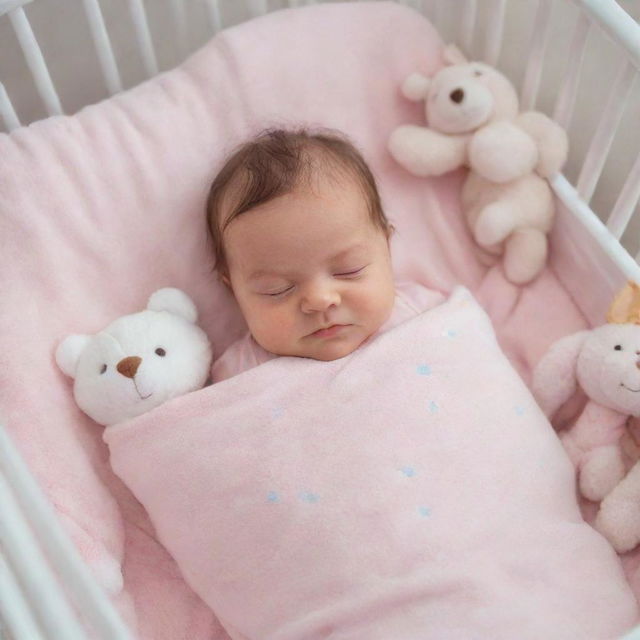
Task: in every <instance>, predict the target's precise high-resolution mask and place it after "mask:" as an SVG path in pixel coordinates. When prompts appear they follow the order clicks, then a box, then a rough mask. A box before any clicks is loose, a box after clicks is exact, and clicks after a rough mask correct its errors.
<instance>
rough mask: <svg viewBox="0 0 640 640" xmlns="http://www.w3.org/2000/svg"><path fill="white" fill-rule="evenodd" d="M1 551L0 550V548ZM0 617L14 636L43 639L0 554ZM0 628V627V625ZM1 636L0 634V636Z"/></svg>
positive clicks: (30, 639) (11, 573) (33, 639)
mask: <svg viewBox="0 0 640 640" xmlns="http://www.w3.org/2000/svg"><path fill="white" fill-rule="evenodd" d="M0 551H1V550H0ZM0 594H2V597H1V598H0V619H1V620H3V621H4V622H5V624H6V626H7V628H8V630H9V631H10V632H11V634H12V636H13V637H14V638H28V639H29V640H44V639H43V637H42V634H41V633H40V629H39V628H38V623H37V622H36V620H35V618H34V617H33V612H32V611H31V609H30V608H29V605H28V604H27V603H26V602H25V599H24V595H23V593H22V590H21V589H20V585H18V583H17V581H16V578H15V576H14V575H13V571H12V570H11V568H10V567H9V565H8V564H7V563H6V562H5V561H4V558H3V556H2V554H0ZM0 630H1V627H0ZM0 637H2V636H0Z"/></svg>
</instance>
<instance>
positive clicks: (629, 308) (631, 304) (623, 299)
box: [607, 281, 640, 324]
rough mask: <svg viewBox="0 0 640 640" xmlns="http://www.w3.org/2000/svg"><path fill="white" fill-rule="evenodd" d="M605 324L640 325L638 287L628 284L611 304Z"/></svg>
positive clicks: (639, 295)
mask: <svg viewBox="0 0 640 640" xmlns="http://www.w3.org/2000/svg"><path fill="white" fill-rule="evenodd" d="M607 322H613V323H617V324H627V323H632V322H633V323H636V324H640V286H638V285H637V284H636V283H635V282H631V281H630V282H628V283H627V284H626V286H625V287H624V289H622V291H620V293H618V295H617V296H616V297H615V298H614V300H613V302H612V303H611V308H610V309H609V313H607Z"/></svg>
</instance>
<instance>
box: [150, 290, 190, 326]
mask: <svg viewBox="0 0 640 640" xmlns="http://www.w3.org/2000/svg"><path fill="white" fill-rule="evenodd" d="M147 309H149V311H168V312H169V313H173V314H175V315H177V316H181V317H182V318H184V319H185V320H188V321H189V322H195V321H196V320H197V319H198V310H197V309H196V305H195V304H194V303H193V300H191V298H190V297H189V296H188V295H187V294H186V293H185V292H184V291H181V290H180V289H174V288H173V287H166V288H165V289H159V290H158V291H156V292H155V293H154V294H152V295H151V297H150V298H149V302H148V303H147Z"/></svg>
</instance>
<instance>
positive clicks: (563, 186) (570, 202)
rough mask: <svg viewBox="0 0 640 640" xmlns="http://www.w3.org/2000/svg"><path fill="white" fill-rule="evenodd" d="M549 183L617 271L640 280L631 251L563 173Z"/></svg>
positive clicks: (638, 267) (629, 277)
mask: <svg viewBox="0 0 640 640" xmlns="http://www.w3.org/2000/svg"><path fill="white" fill-rule="evenodd" d="M549 183H550V184H551V187H552V188H553V191H554V192H555V194H556V195H557V196H558V198H559V199H560V200H561V201H562V202H563V204H564V205H565V206H566V207H567V209H568V210H569V211H571V214H572V215H573V216H574V217H575V218H576V219H577V220H578V221H579V223H580V224H579V225H578V226H579V227H582V228H584V229H586V231H587V232H588V233H589V234H590V235H591V236H592V237H593V238H594V239H595V240H596V241H597V243H598V245H599V247H600V248H601V249H602V251H604V253H605V254H606V255H607V256H608V257H609V258H610V259H611V261H612V262H613V263H614V264H615V265H616V272H620V273H622V274H623V275H624V277H625V278H627V279H628V280H634V281H636V282H640V266H639V265H638V264H636V261H635V260H634V259H633V258H632V257H631V255H630V254H629V253H627V252H626V251H625V250H624V249H622V248H621V246H620V243H619V242H618V241H617V240H616V239H615V238H614V237H613V236H612V235H611V234H610V233H609V231H608V230H607V227H606V226H605V225H604V223H603V222H602V221H601V220H600V218H598V216H597V215H596V214H595V213H594V212H593V210H592V209H591V208H590V207H589V205H587V204H586V203H585V202H584V200H583V199H582V198H581V197H580V195H579V194H578V192H577V190H576V188H575V187H574V186H573V185H572V184H571V183H570V182H569V181H568V180H567V179H566V178H565V177H564V176H563V175H562V174H561V173H557V174H556V175H555V176H553V177H552V178H550V179H549ZM636 259H637V258H636Z"/></svg>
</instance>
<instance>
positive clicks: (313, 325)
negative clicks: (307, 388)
mask: <svg viewBox="0 0 640 640" xmlns="http://www.w3.org/2000/svg"><path fill="white" fill-rule="evenodd" d="M225 248H226V254H227V261H228V264H229V280H230V284H231V287H232V289H233V293H234V295H235V297H236V299H237V301H238V304H239V305H240V308H241V310H242V312H243V314H244V317H245V320H246V321H247V324H248V325H249V330H250V331H251V334H252V335H253V337H254V339H255V340H256V342H258V344H260V345H261V346H262V347H263V348H264V349H266V350H267V351H270V352H272V353H275V354H277V355H287V356H302V357H306V358H314V359H316V360H335V359H336V358H342V357H343V356H346V355H348V354H349V353H351V352H352V351H354V350H355V349H356V348H357V347H358V346H360V344H362V342H363V341H364V340H366V339H367V338H368V337H369V336H371V335H372V334H373V333H375V332H376V331H377V330H378V329H379V328H380V327H381V325H382V324H384V322H385V321H386V320H387V318H388V317H389V315H390V314H391V309H392V307H393V302H394V297H395V293H394V285H393V276H392V271H391V258H390V255H389V244H388V240H387V236H386V234H385V233H384V232H383V231H382V230H381V229H380V228H378V227H376V226H374V224H373V222H372V221H371V219H370V217H369V211H368V208H367V202H366V200H365V198H364V196H363V195H362V192H361V190H360V189H359V187H358V185H356V184H352V183H351V181H347V180H344V181H342V184H337V183H336V184H332V183H329V182H327V183H326V184H324V185H319V186H316V187H315V188H314V189H313V190H311V189H310V188H301V189H299V190H296V191H295V192H293V193H290V194H287V195H284V196H281V197H279V198H276V199H274V200H271V201H270V202H268V203H266V204H264V205H262V206H260V207H257V208H255V209H253V210H251V211H249V212H247V213H244V214H242V215H240V216H239V217H238V218H236V219H235V220H234V221H233V222H231V223H230V225H229V226H228V228H227V230H226V231H225Z"/></svg>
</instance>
